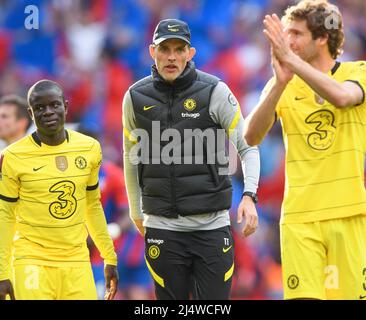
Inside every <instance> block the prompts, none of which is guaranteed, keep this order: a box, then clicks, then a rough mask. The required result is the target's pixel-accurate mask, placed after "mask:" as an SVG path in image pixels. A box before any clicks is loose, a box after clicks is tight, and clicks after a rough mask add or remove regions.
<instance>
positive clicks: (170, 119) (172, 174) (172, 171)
mask: <svg viewBox="0 0 366 320" xmlns="http://www.w3.org/2000/svg"><path fill="white" fill-rule="evenodd" d="M173 102H174V89H172V91H171V93H170V98H169V110H168V128H171V127H172V123H173V116H172V108H173ZM169 169H170V188H171V190H172V210H173V211H174V213H175V214H178V212H177V206H176V194H175V166H174V162H173V163H172V164H171V165H170V168H169Z"/></svg>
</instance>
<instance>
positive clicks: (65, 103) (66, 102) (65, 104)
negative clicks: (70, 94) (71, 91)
mask: <svg viewBox="0 0 366 320" xmlns="http://www.w3.org/2000/svg"><path fill="white" fill-rule="evenodd" d="M64 106H65V115H67V111H68V110H69V100H65V102H64Z"/></svg>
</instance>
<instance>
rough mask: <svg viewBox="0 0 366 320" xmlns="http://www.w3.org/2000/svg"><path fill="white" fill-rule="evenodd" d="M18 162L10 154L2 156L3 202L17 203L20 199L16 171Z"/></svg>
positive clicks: (0, 181) (6, 153)
mask: <svg viewBox="0 0 366 320" xmlns="http://www.w3.org/2000/svg"><path fill="white" fill-rule="evenodd" d="M15 167H16V161H14V159H12V156H11V154H10V153H9V152H4V153H2V154H1V156H0V197H1V199H2V200H5V201H9V202H16V201H17V200H18V197H19V180H18V176H17V174H16V171H15V170H14V169H15Z"/></svg>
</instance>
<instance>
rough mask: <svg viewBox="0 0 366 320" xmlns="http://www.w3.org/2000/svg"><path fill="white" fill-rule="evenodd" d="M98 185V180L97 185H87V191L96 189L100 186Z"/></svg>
mask: <svg viewBox="0 0 366 320" xmlns="http://www.w3.org/2000/svg"><path fill="white" fill-rule="evenodd" d="M98 186H99V182H97V184H96V185H94V186H87V187H86V191H92V190H95V189H97V188H98Z"/></svg>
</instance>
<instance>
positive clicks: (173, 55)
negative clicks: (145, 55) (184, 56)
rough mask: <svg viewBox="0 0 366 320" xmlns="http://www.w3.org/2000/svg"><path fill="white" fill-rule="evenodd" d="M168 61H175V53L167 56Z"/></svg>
mask: <svg viewBox="0 0 366 320" xmlns="http://www.w3.org/2000/svg"><path fill="white" fill-rule="evenodd" d="M168 59H169V61H174V60H175V53H174V52H170V53H169V55H168Z"/></svg>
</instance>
